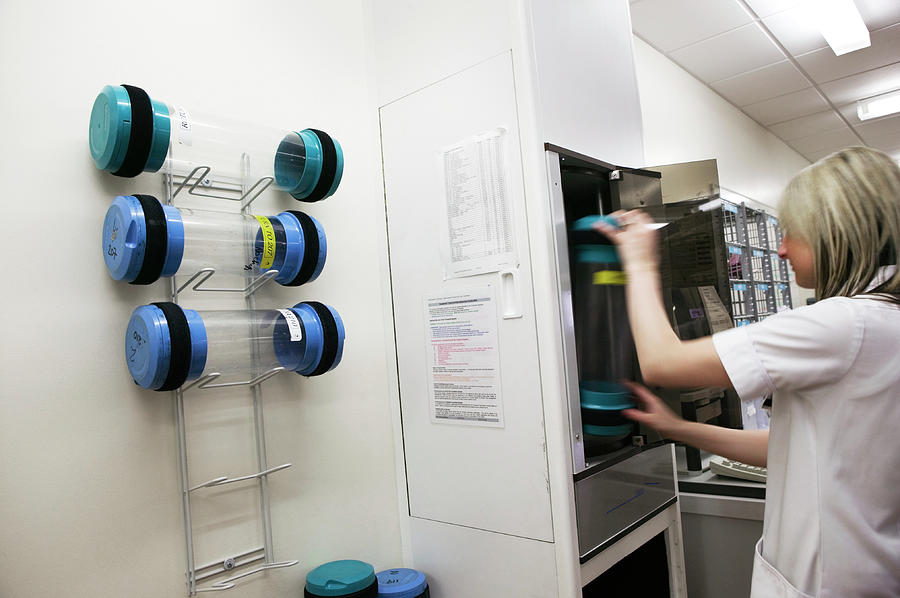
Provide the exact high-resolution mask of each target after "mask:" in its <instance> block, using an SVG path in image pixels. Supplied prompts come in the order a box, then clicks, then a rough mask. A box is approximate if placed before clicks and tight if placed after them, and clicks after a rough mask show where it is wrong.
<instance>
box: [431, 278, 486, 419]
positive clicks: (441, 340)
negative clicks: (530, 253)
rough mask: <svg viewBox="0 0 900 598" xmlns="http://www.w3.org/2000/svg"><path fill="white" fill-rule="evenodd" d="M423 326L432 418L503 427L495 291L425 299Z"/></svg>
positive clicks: (482, 288) (479, 289)
mask: <svg viewBox="0 0 900 598" xmlns="http://www.w3.org/2000/svg"><path fill="white" fill-rule="evenodd" d="M425 326H426V328H427V332H426V345H427V347H426V351H427V353H426V355H427V359H428V362H427V367H428V375H427V378H428V395H429V403H430V407H431V420H432V421H433V422H440V423H455V424H470V425H477V426H493V427H502V426H503V405H502V402H501V396H500V356H499V352H498V348H497V304H496V301H495V298H494V289H493V287H491V286H485V287H481V288H475V289H466V290H465V291H462V292H456V293H453V294H444V295H432V296H426V297H425Z"/></svg>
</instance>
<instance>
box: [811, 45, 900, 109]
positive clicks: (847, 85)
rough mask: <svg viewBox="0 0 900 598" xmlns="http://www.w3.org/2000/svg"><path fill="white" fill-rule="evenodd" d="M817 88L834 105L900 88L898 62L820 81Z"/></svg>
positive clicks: (899, 67) (899, 64)
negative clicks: (825, 81) (827, 80)
mask: <svg viewBox="0 0 900 598" xmlns="http://www.w3.org/2000/svg"><path fill="white" fill-rule="evenodd" d="M898 58H900V57H898ZM819 89H821V90H822V93H824V94H825V97H827V98H828V99H829V100H830V101H831V103H832V104H834V105H836V106H839V105H842V104H848V103H851V102H855V101H856V100H862V99H864V98H870V97H872V96H875V95H878V94H880V93H886V92H888V91H894V90H895V89H900V62H895V63H894V64H891V65H888V66H883V67H881V68H877V69H873V70H871V71H866V72H864V73H859V74H858V75H852V76H850V77H844V78H842V79H836V80H835V81H831V82H829V83H822V84H821V85H820V86H819Z"/></svg>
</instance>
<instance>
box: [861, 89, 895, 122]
mask: <svg viewBox="0 0 900 598" xmlns="http://www.w3.org/2000/svg"><path fill="white" fill-rule="evenodd" d="M895 112H900V89H898V90H897V91H892V92H890V93H883V94H881V95H880V96H875V97H872V98H866V99H865V100H860V101H858V102H857V103H856V115H857V116H859V120H869V119H870V118H878V117H879V116H885V115H886V114H893V113H895Z"/></svg>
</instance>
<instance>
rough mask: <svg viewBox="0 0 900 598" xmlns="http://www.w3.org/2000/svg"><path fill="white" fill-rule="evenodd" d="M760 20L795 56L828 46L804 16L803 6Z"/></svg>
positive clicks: (817, 30)
mask: <svg viewBox="0 0 900 598" xmlns="http://www.w3.org/2000/svg"><path fill="white" fill-rule="evenodd" d="M762 21H763V24H764V25H765V26H766V27H767V28H768V29H769V31H771V32H772V35H774V36H775V38H776V39H777V40H778V41H779V42H781V45H782V46H784V47H785V49H786V50H787V51H788V52H790V53H791V54H793V55H795V56H796V55H798V54H805V53H807V52H812V51H813V50H818V49H820V48H827V47H828V42H826V41H825V38H824V37H822V34H821V32H819V29H818V28H817V27H816V26H815V25H813V24H812V23H811V22H810V21H809V19H808V18H806V15H805V9H804V8H803V6H797V7H794V8H792V9H790V10H786V11H784V12H779V13H776V14H774V15H772V16H769V17H766V18H765V19H763V20H762Z"/></svg>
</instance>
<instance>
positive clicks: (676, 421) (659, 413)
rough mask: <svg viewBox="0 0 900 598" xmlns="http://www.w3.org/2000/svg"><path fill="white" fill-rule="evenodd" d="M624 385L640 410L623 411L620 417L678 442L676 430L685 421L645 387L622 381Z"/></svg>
mask: <svg viewBox="0 0 900 598" xmlns="http://www.w3.org/2000/svg"><path fill="white" fill-rule="evenodd" d="M624 383H625V385H626V386H628V388H629V389H631V392H632V394H634V397H635V399H636V400H637V404H638V407H639V408H640V409H623V410H622V415H624V416H625V417H627V418H628V419H633V420H634V421H636V422H639V423H642V424H646V425H648V426H650V427H651V428H653V429H654V430H656V431H657V432H659V433H660V434H662V435H663V436H665V437H667V438H673V439H675V440H680V439H679V438H677V436H678V430H679V429H680V428H681V426H682V424H684V423H685V420H683V419H681V418H680V417H678V416H677V415H675V412H673V411H672V410H671V409H669V407H668V406H667V405H666V404H665V403H664V402H663V401H662V399H660V398H659V397H658V396H656V395H655V394H653V393H652V392H650V391H649V390H647V388H646V387H644V386H642V385H640V384H637V383H635V382H629V381H624Z"/></svg>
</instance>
